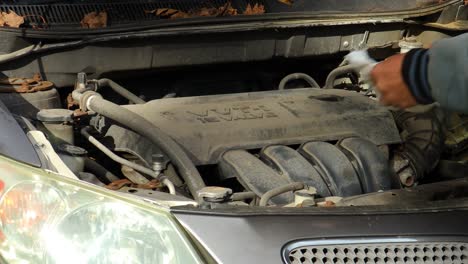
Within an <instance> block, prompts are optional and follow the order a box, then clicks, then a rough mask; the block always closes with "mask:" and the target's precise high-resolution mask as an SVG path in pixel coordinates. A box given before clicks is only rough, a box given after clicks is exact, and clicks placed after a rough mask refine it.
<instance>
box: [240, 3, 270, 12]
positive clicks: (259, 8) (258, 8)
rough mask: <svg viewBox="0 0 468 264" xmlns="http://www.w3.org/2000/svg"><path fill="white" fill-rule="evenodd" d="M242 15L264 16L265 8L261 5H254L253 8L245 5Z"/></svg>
mask: <svg viewBox="0 0 468 264" xmlns="http://www.w3.org/2000/svg"><path fill="white" fill-rule="evenodd" d="M243 14H244V15H261V14H265V6H264V5H261V4H258V3H257V4H255V5H254V6H251V5H250V4H248V5H247V7H246V8H245V11H244V13H243Z"/></svg>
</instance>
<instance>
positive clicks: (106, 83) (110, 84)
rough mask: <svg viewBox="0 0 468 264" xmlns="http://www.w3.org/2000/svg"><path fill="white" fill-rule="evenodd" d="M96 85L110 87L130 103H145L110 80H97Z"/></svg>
mask: <svg viewBox="0 0 468 264" xmlns="http://www.w3.org/2000/svg"><path fill="white" fill-rule="evenodd" d="M97 83H98V85H99V86H100V87H101V86H107V87H110V88H111V89H112V90H114V91H115V92H116V93H118V94H119V95H121V96H122V97H124V98H126V99H128V100H129V101H130V102H132V103H134V104H144V103H146V102H145V100H143V99H141V98H140V97H138V96H136V95H134V94H133V93H131V92H130V91H129V90H127V89H125V88H124V87H122V86H120V85H119V84H117V83H116V82H114V81H112V80H110V79H100V80H97Z"/></svg>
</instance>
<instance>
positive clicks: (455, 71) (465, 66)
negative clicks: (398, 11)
mask: <svg viewBox="0 0 468 264" xmlns="http://www.w3.org/2000/svg"><path fill="white" fill-rule="evenodd" d="M371 75H372V78H373V80H374V82H375V85H376V87H377V89H378V90H379V91H380V92H381V96H382V97H381V100H382V103H384V104H386V105H393V106H397V107H400V108H407V107H410V106H413V105H415V104H417V103H420V104H428V103H432V102H434V101H436V102H439V104H440V105H441V106H442V107H444V108H447V109H451V110H456V111H461V112H467V113H468V33H467V34H463V35H460V36H458V37H455V38H450V39H443V40H440V41H438V42H436V43H435V44H434V45H433V46H432V47H431V48H430V49H428V50H426V49H415V50H411V51H410V52H408V53H407V54H399V55H396V56H393V57H390V58H388V59H387V60H385V61H383V62H381V63H379V64H377V66H376V67H375V68H374V70H373V71H372V73H371Z"/></svg>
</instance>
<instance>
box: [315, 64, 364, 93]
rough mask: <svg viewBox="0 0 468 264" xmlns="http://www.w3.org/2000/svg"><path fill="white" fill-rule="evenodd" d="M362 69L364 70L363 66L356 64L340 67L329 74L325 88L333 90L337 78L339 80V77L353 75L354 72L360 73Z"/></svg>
mask: <svg viewBox="0 0 468 264" xmlns="http://www.w3.org/2000/svg"><path fill="white" fill-rule="evenodd" d="M361 69H362V66H361V65H355V64H350V65H346V66H341V67H338V68H336V69H334V70H333V71H331V72H330V73H329V74H328V76H327V80H326V81H325V86H324V87H323V88H324V89H333V87H334V83H335V80H336V78H338V76H341V75H344V74H346V73H352V72H354V73H359V71H360V70H361Z"/></svg>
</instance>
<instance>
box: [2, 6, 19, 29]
mask: <svg viewBox="0 0 468 264" xmlns="http://www.w3.org/2000/svg"><path fill="white" fill-rule="evenodd" d="M22 24H24V17H22V16H20V15H18V14H16V13H15V12H14V11H12V10H10V11H8V13H6V12H2V13H1V14H0V26H1V27H13V28H19V27H20V26H21V25H22Z"/></svg>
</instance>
